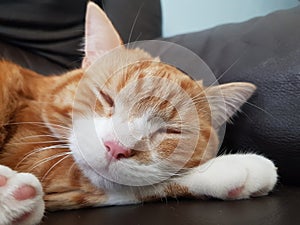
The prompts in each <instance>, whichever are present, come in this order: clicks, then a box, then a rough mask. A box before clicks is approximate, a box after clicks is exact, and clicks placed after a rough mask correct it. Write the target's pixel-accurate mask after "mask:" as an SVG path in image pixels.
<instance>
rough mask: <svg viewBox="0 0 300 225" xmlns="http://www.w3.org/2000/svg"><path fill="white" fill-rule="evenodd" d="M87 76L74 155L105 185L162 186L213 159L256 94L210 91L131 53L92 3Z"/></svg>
mask: <svg viewBox="0 0 300 225" xmlns="http://www.w3.org/2000/svg"><path fill="white" fill-rule="evenodd" d="M82 67H83V70H84V76H83V77H82V79H81V81H80V82H79V84H78V86H77V89H76V94H75V96H74V105H73V106H72V123H70V124H67V126H69V127H70V128H71V132H70V133H69V134H65V135H67V136H68V137H69V142H70V149H71V151H72V154H73V156H74V159H75V161H76V162H77V164H78V166H79V167H80V168H81V170H82V171H83V173H84V174H85V175H86V176H87V177H88V178H89V179H90V180H91V181H92V183H93V184H95V185H96V186H99V187H107V188H112V187H116V186H118V185H129V186H143V185H152V184H154V183H157V182H162V181H164V180H165V179H168V178H170V177H172V176H174V175H175V174H180V173H182V172H184V171H185V170H187V169H189V168H192V167H195V166H197V165H199V164H200V163H203V162H205V161H206V160H208V159H210V158H212V157H214V156H215V155H216V151H217V150H218V145H219V143H218V135H217V132H218V129H219V127H220V126H221V125H222V124H224V123H225V122H226V121H227V120H228V119H229V118H230V117H231V116H232V115H233V114H234V113H235V112H236V111H237V110H238V109H239V108H240V106H241V105H242V104H243V103H244V102H245V101H247V99H248V98H249V97H250V96H251V95H252V93H253V91H254V90H255V86H254V85H252V84H249V83H230V84H225V85H219V86H211V87H207V88H206V87H204V86H203V85H202V82H201V81H195V80H193V79H191V78H190V77H189V76H187V75H186V74H184V73H183V72H181V71H180V70H178V69H176V68H174V67H172V66H170V65H167V64H165V63H163V62H160V60H159V59H157V58H153V57H152V56H151V55H150V54H148V53H146V52H145V51H143V50H141V49H127V48H125V47H124V46H122V41H121V39H120V36H119V35H118V33H117V31H116V30H115V29H114V27H113V25H112V23H111V22H110V20H109V19H108V18H107V16H106V15H105V13H104V12H103V11H102V10H101V9H100V8H99V7H98V6H97V5H96V4H94V3H92V2H90V3H89V4H88V8H87V15H86V37H85V58H84V60H83V65H82Z"/></svg>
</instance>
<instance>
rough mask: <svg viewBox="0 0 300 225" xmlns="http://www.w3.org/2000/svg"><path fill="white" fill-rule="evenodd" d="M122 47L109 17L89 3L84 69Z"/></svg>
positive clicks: (86, 18) (86, 19)
mask: <svg viewBox="0 0 300 225" xmlns="http://www.w3.org/2000/svg"><path fill="white" fill-rule="evenodd" d="M121 45H122V40H121V38H120V35H119V34H118V32H117V31H116V29H115V28H114V26H113V25H112V23H111V21H110V20H109V18H108V17H107V15H106V14H105V13H104V12H103V11H102V9H101V8H100V7H99V6H98V5H97V4H95V3H93V2H89V3H88V5H87V10H86V17H85V48H84V50H85V57H84V59H83V62H82V68H87V67H88V66H90V65H91V64H92V63H93V62H95V61H96V60H97V59H98V58H99V57H101V56H102V55H104V54H105V53H107V52H108V51H110V50H112V49H114V48H116V47H119V46H121Z"/></svg>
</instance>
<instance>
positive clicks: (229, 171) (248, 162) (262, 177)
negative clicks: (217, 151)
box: [178, 154, 277, 200]
mask: <svg viewBox="0 0 300 225" xmlns="http://www.w3.org/2000/svg"><path fill="white" fill-rule="evenodd" d="M276 182H277V168H276V167H275V165H274V163H273V162H272V161H271V160H269V159H267V158H265V157H263V156H260V155H255V154H235V155H224V156H219V157H217V158H214V159H211V160H210V161H208V162H206V163H205V164H203V165H201V166H199V167H197V168H195V170H193V172H192V173H191V174H189V175H188V176H184V177H182V178H180V179H179V181H178V183H179V184H181V185H185V186H186V187H188V189H189V191H190V192H191V193H192V195H194V196H195V197H198V196H203V195H204V196H208V197H214V198H219V199H223V200H236V199H247V198H250V197H258V196H263V195H267V194H268V193H269V192H270V191H271V190H272V189H273V188H274V186H275V184H276Z"/></svg>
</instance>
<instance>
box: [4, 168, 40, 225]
mask: <svg viewBox="0 0 300 225" xmlns="http://www.w3.org/2000/svg"><path fill="white" fill-rule="evenodd" d="M44 210H45V204H44V201H43V190H42V186H41V183H40V182H39V180H38V179H37V178H36V177H35V176H34V175H32V174H29V173H17V172H15V171H13V170H11V169H10V168H8V167H5V166H1V165H0V225H34V224H38V223H39V222H40V221H41V219H42V217H43V214H44Z"/></svg>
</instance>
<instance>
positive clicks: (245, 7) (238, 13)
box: [161, 0, 299, 37]
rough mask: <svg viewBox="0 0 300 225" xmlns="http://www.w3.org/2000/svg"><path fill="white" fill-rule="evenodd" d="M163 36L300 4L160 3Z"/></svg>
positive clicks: (278, 0)
mask: <svg viewBox="0 0 300 225" xmlns="http://www.w3.org/2000/svg"><path fill="white" fill-rule="evenodd" d="M161 3H162V12H163V36H164V37H169V36H172V35H176V34H182V33H188V32H193V31H200V30H204V29H208V28H211V27H214V26H216V25H220V24H225V23H233V22H242V21H245V20H248V19H250V18H253V17H257V16H264V15H266V14H268V13H271V12H273V11H276V10H280V9H288V8H292V7H294V6H296V5H299V1H298V0H184V1H183V0H161Z"/></svg>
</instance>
